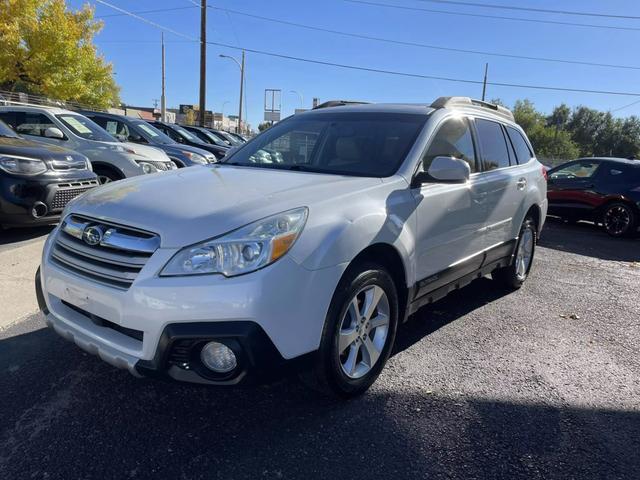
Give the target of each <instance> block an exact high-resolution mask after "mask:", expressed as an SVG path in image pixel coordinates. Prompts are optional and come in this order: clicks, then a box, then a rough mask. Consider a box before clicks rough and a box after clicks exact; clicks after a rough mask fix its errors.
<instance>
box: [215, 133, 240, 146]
mask: <svg viewBox="0 0 640 480" xmlns="http://www.w3.org/2000/svg"><path fill="white" fill-rule="evenodd" d="M220 135H222V136H223V137H224V138H225V139H227V141H228V142H229V143H230V144H231V145H240V141H239V140H238V139H237V138H235V137H234V136H233V135H231V134H230V133H227V132H220Z"/></svg>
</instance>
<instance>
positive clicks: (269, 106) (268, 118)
mask: <svg viewBox="0 0 640 480" xmlns="http://www.w3.org/2000/svg"><path fill="white" fill-rule="evenodd" d="M281 110H282V90H280V89H278V88H266V89H265V90H264V120H265V122H279V121H280V111H281Z"/></svg>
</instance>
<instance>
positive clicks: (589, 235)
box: [538, 217, 640, 262]
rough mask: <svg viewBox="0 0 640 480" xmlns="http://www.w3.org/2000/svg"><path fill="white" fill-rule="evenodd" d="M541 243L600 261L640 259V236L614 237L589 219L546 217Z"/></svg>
mask: <svg viewBox="0 0 640 480" xmlns="http://www.w3.org/2000/svg"><path fill="white" fill-rule="evenodd" d="M538 245H539V246H541V247H545V248H552V249H554V250H561V251H563V252H568V253H575V254H576V255H584V256H588V257H594V258H599V259H601V260H615V261H621V262H638V261H640V239H638V238H613V237H610V236H609V235H607V234H606V233H605V232H604V231H603V230H602V229H601V228H598V227H596V226H595V225H594V224H593V223H588V222H578V223H575V224H567V223H564V222H563V221H562V220H560V219H558V218H555V217H547V220H546V223H545V226H544V228H543V229H542V235H541V236H540V239H539V241H538Z"/></svg>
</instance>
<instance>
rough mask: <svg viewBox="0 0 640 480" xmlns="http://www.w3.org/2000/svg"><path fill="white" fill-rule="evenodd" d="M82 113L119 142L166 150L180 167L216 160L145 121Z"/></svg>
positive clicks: (113, 115)
mask: <svg viewBox="0 0 640 480" xmlns="http://www.w3.org/2000/svg"><path fill="white" fill-rule="evenodd" d="M80 113H82V115H84V116H85V117H89V118H90V119H91V120H93V121H94V122H95V123H97V124H98V125H100V126H101V127H102V128H104V129H105V130H106V131H107V132H109V133H110V134H111V135H113V136H114V137H116V138H118V139H119V140H122V141H126V142H132V143H140V144H145V145H151V146H152V147H155V148H159V149H160V150H164V152H165V153H166V154H167V155H168V157H169V158H170V159H171V160H172V161H173V162H174V163H175V164H176V165H177V166H178V168H182V167H191V166H193V165H206V164H208V163H215V162H216V161H217V157H216V156H215V155H214V154H213V153H211V152H209V151H207V150H203V149H201V148H197V147H192V146H189V145H184V144H182V143H178V142H176V141H175V140H173V139H172V138H171V137H169V136H168V135H166V134H164V133H163V132H161V131H160V130H158V129H157V128H156V127H154V126H153V125H149V123H148V122H146V121H145V120H140V119H137V118H131V117H126V116H124V115H116V114H113V113H105V112H92V111H81V112H80Z"/></svg>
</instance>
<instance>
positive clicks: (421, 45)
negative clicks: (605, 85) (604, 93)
mask: <svg viewBox="0 0 640 480" xmlns="http://www.w3.org/2000/svg"><path fill="white" fill-rule="evenodd" d="M209 8H211V9H213V10H220V11H223V12H225V13H226V14H227V15H229V13H232V14H234V15H240V16H244V17H249V18H255V19H258V20H263V21H267V22H272V23H279V24H281V25H289V26H293V27H298V28H304V29H307V30H314V31H318V32H325V33H331V34H335V35H343V36H346V37H353V38H358V39H361V40H372V41H376V42H383V43H391V44H395V45H403V46H410V47H419V48H427V49H432V50H442V51H446V52H457V53H469V54H473V55H489V56H493V57H503V58H515V59H521V60H533V61H539V62H553V63H565V64H571V65H587V66H591V67H604V68H622V69H627V70H640V67H638V66H633V65H617V64H610V63H597V62H586V61H580V60H566V59H559V58H548V57H534V56H526V55H514V54H509V53H500V52H487V51H482V50H469V49H463V48H453V47H444V46H441V45H430V44H426V43H418V42H409V41H403V40H397V39H391V38H384V37H376V36H372V35H364V34H358V33H353V32H345V31H340V30H333V29H329V28H322V27H317V26H313V25H306V24H302V23H297V22H290V21H287V20H280V19H276V18H271V17H265V16H262V15H254V14H251V13H246V12H240V11H238V10H232V9H229V8H223V7H216V6H213V5H209ZM236 38H237V37H236Z"/></svg>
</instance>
